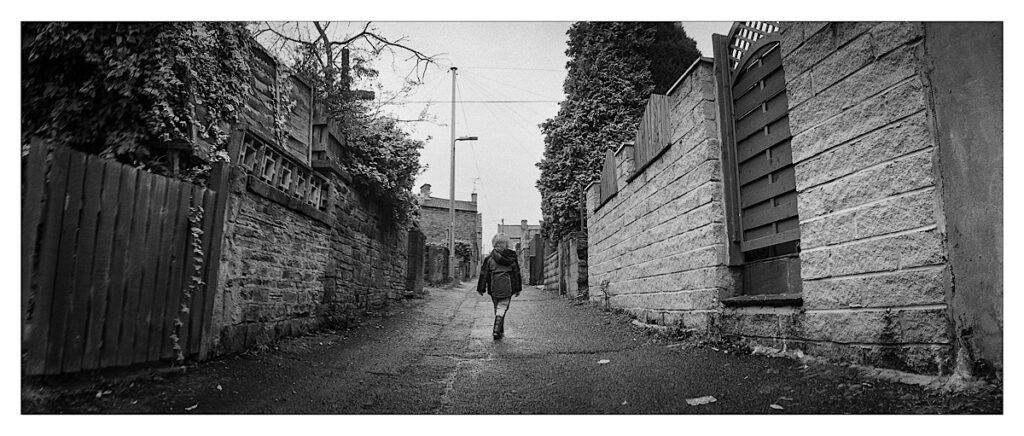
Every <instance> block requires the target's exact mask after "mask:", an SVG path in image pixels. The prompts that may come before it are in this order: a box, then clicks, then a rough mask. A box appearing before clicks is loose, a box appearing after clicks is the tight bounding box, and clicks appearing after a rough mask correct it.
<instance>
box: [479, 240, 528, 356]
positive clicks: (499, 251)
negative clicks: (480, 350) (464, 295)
mask: <svg viewBox="0 0 1024 436" xmlns="http://www.w3.org/2000/svg"><path fill="white" fill-rule="evenodd" d="M491 245H493V246H494V250H492V251H491V254H489V255H487V257H486V258H484V261H483V265H481V266H480V279H479V281H478V282H477V285H476V292H477V293H479V294H480V295H484V292H486V293H489V294H491V301H492V302H494V339H501V337H502V336H503V335H504V334H505V313H506V312H508V306H509V303H511V302H512V297H513V296H516V297H518V296H519V293H520V292H522V291H523V279H522V276H520V274H519V259H518V258H517V256H516V252H515V251H513V250H510V249H509V248H508V246H509V239H508V236H506V235H505V234H504V233H498V234H497V235H494V239H492V240H491Z"/></svg>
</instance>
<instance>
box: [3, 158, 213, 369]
mask: <svg viewBox="0 0 1024 436" xmlns="http://www.w3.org/2000/svg"><path fill="white" fill-rule="evenodd" d="M218 172H219V173H223V169H220V170H218ZM22 176H23V181H22V187H23V192H22V241H21V242H22V253H21V254H22V257H21V259H22V271H21V276H22V308H21V309H22V310H21V313H22V345H23V346H22V349H23V363H24V373H25V374H26V375H39V374H58V373H70V372H76V371H80V370H88V369H96V368H106V367H114V366H125V365H131V364H135V363H142V362H153V361H158V360H168V359H174V358H177V357H178V355H179V354H178V353H179V351H180V353H181V355H182V356H184V357H189V356H193V355H196V354H205V353H206V349H205V346H206V345H205V344H206V343H205V342H204V340H203V339H204V337H207V336H208V335H209V332H210V319H211V315H212V307H213V293H214V292H213V287H212V286H211V287H207V286H206V285H205V283H208V282H211V281H215V278H214V279H212V280H211V277H215V275H216V269H217V262H214V261H209V260H210V259H216V258H217V253H216V252H217V251H218V249H219V241H217V240H216V239H217V237H218V236H219V234H220V232H221V229H219V228H217V223H219V222H221V221H223V201H220V202H218V198H217V197H218V194H217V192H214V191H213V190H210V189H206V188H202V187H199V186H194V185H191V184H188V183H184V182H181V181H178V180H175V179H171V178H167V177H163V176H158V175H155V174H151V173H148V172H145V171H140V170H137V169H135V168H132V167H128V166H125V165H121V164H119V163H116V162H112V161H108V160H104V159H102V158H100V157H98V156H92V155H86V154H83V153H79V152H76V151H72V150H68V149H64V148H62V147H53V146H48V145H44V144H42V143H33V145H32V147H31V148H30V150H29V153H28V156H27V158H25V159H24V160H23V171H22ZM221 178H222V176H221V174H218V175H216V176H215V178H214V180H218V179H221ZM221 200H223V199H221Z"/></svg>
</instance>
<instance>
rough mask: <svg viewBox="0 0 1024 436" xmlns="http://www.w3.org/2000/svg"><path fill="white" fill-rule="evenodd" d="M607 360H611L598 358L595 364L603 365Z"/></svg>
mask: <svg viewBox="0 0 1024 436" xmlns="http://www.w3.org/2000/svg"><path fill="white" fill-rule="evenodd" d="M608 362H611V360H608V359H601V360H598V361H597V364H598V365H604V364H606V363H608Z"/></svg>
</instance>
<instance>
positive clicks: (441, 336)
mask: <svg viewBox="0 0 1024 436" xmlns="http://www.w3.org/2000/svg"><path fill="white" fill-rule="evenodd" d="M493 319H494V318H493V311H492V305H491V301H490V298H489V297H487V296H483V297H481V296H478V295H477V294H476V293H475V292H473V287H472V284H470V283H465V284H463V285H461V286H460V287H456V288H452V289H436V288H432V289H429V293H428V295H427V296H426V298H423V299H417V300H409V301H406V302H402V303H400V304H397V305H395V306H394V307H392V309H391V313H390V314H388V316H386V317H381V318H371V319H368V320H366V322H364V323H363V324H362V325H361V326H360V327H358V328H352V329H347V330H338V331H324V332H319V333H317V334H313V335H308V336H304V337H300V338H293V339H287V340H284V341H281V342H279V343H278V344H276V345H274V346H273V347H271V348H268V349H265V350H262V351H259V352H255V353H247V354H244V355H240V356H233V357H228V358H222V359H217V360H213V361H210V362H204V363H202V364H199V365H195V366H192V367H189V368H188V369H187V370H186V371H185V372H184V373H183V374H177V373H174V374H163V375H160V376H144V377H139V376H135V377H124V376H123V375H119V376H112V375H104V374H98V375H84V376H78V377H75V378H67V379H59V380H53V379H51V380H45V381H32V382H23V387H22V409H23V410H22V411H23V412H24V413H159V414H165V413H189V414H197V413H198V414H237V413H260V414H266V413H272V414H704V413H711V414H723V413H727V414H784V413H798V414H808V413H813V414H821V413H826V414H847V413H872V414H893V413H897V414H902V413H993V412H994V413H1000V412H1001V410H1002V397H1001V393H998V395H991V394H986V395H973V396H967V395H950V394H938V393H936V392H932V391H927V390H925V389H924V388H922V387H920V386H914V385H907V384H901V383H896V382H890V381H883V380H878V379H873V378H867V377H864V376H862V375H861V374H860V373H859V372H858V371H855V370H853V369H850V368H846V367H840V366H834V365H825V364H813V363H812V364H805V363H801V362H799V361H796V360H792V359H787V358H774V357H766V356H760V355H751V354H748V353H737V352H736V351H735V350H734V351H733V352H729V351H728V350H726V349H721V348H717V347H716V348H712V347H710V346H694V345H692V344H688V343H683V342H675V341H672V340H669V339H666V338H663V337H660V336H658V335H656V334H652V333H651V332H650V331H649V330H646V329H642V328H638V327H636V326H634V325H632V324H631V322H630V320H629V319H628V318H627V317H625V316H624V315H622V314H616V313H613V312H609V311H603V310H601V309H600V308H597V307H594V306H591V305H587V304H577V303H573V302H571V301H569V300H567V299H565V298H564V297H561V296H558V295H555V294H553V293H550V292H545V291H543V290H541V289H538V288H534V287H528V288H526V289H525V290H524V292H523V293H522V294H521V296H520V297H518V298H514V299H513V301H512V305H511V308H510V309H509V312H508V315H507V317H506V327H505V335H506V336H505V338H503V339H501V340H497V341H496V340H494V339H492V337H491V326H492V322H493ZM709 397H713V400H711V399H710V398H709ZM697 399H702V400H697ZM700 403H703V404H700Z"/></svg>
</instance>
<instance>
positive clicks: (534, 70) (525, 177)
mask: <svg viewBox="0 0 1024 436" xmlns="http://www.w3.org/2000/svg"><path fill="white" fill-rule="evenodd" d="M357 25H358V24H353V26H357ZM374 25H375V26H376V27H377V29H378V30H379V31H380V33H382V34H384V35H387V36H389V37H392V38H397V37H401V36H405V37H406V38H407V39H406V41H404V43H406V44H407V45H409V46H411V47H415V48H416V49H418V50H420V51H422V52H424V53H427V54H441V56H440V57H439V58H440V61H441V62H440V63H441V65H442V67H441V68H431V69H430V70H429V71H428V72H427V74H426V78H425V81H424V84H423V85H421V86H419V87H418V88H417V89H416V91H415V92H414V93H412V94H411V95H410V96H409V97H408V99H407V100H408V101H412V102H415V103H407V104H404V105H392V106H389V107H390V108H392V110H393V111H394V113H395V114H397V115H399V117H400V118H402V119H414V118H417V117H418V116H419V114H420V113H421V112H422V111H424V110H425V109H426V111H427V113H429V114H430V115H431V116H432V117H433V118H435V122H436V124H435V123H426V122H419V123H408V124H406V126H407V128H409V129H410V130H412V131H413V136H414V137H416V138H418V139H424V140H427V142H426V147H425V148H424V149H423V150H422V157H421V159H420V162H421V164H423V165H425V166H427V169H426V171H424V172H423V173H422V174H420V175H419V177H417V180H416V188H415V189H416V190H417V191H418V190H419V187H420V186H421V185H423V184H424V183H429V184H430V185H431V189H432V195H433V196H435V197H441V198H448V196H449V195H448V192H449V186H450V184H449V180H450V174H449V170H450V164H449V162H450V159H451V158H450V151H451V144H450V140H451V127H450V124H449V123H450V121H451V116H452V115H451V111H452V107H451V103H450V101H451V96H452V78H451V74H450V73H449V71H448V68H449V67H451V66H456V67H458V76H457V78H456V84H457V86H456V101H457V102H459V103H458V104H457V107H456V116H455V128H456V136H477V137H479V140H478V141H475V142H461V141H460V142H458V143H457V145H456V147H457V149H456V158H455V198H456V199H458V200H469V199H470V193H471V192H473V191H474V189H475V191H476V192H477V193H478V194H479V199H478V208H479V211H480V212H481V213H482V214H483V227H484V234H483V239H484V246H485V247H489V246H490V240H491V237H493V236H494V234H495V233H496V232H497V225H498V224H499V223H500V222H501V221H502V219H504V220H505V223H506V224H518V223H519V222H520V220H523V219H525V220H528V221H529V222H530V224H536V223H537V222H538V221H539V220H540V219H541V211H540V192H539V191H538V190H537V187H536V182H537V178H538V177H539V175H540V170H539V169H538V168H537V166H536V163H537V162H539V161H540V159H541V157H542V156H543V152H544V142H543V136H542V135H541V132H540V128H539V127H538V125H539V124H541V123H542V122H544V120H546V119H548V118H551V117H553V116H554V115H555V114H556V113H557V112H558V103H557V102H558V101H561V100H562V99H563V98H564V97H565V95H564V93H563V92H562V84H563V82H564V80H565V74H566V72H565V64H566V62H567V61H568V58H567V57H566V56H565V50H566V43H567V40H568V37H567V35H566V31H567V30H568V29H569V26H570V25H571V23H570V22H376V23H374ZM731 25H732V23H731V22H702V23H684V24H683V27H684V28H685V29H686V31H687V34H689V35H690V36H691V37H692V38H694V39H695V40H696V41H697V44H698V48H699V49H700V50H701V52H702V53H703V54H704V55H705V56H710V55H711V34H712V33H721V34H725V33H727V32H728V30H729V27H730V26H731ZM354 30H358V29H354ZM410 65H411V64H410V63H408V62H404V56H401V54H400V56H399V57H398V59H393V58H392V56H390V55H385V56H383V57H382V59H381V61H380V63H379V65H378V67H379V69H380V72H381V76H380V81H381V82H382V84H383V86H385V87H391V88H392V89H394V87H397V86H400V84H401V79H402V77H403V76H404V75H405V73H407V72H408V71H409V70H410V68H411V67H410ZM484 101H487V102H493V101H502V102H503V103H475V102H484ZM505 101H518V102H523V103H507V102H505ZM526 101H529V103H526ZM421 102H434V103H432V104H427V103H421ZM428 138H429V139H428Z"/></svg>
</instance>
